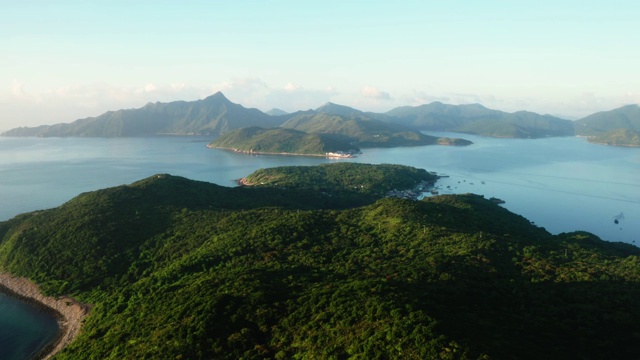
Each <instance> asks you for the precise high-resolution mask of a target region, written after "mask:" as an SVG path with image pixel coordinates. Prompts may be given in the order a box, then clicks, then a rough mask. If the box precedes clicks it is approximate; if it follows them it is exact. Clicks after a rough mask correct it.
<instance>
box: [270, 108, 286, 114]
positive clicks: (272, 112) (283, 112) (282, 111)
mask: <svg viewBox="0 0 640 360" xmlns="http://www.w3.org/2000/svg"><path fill="white" fill-rule="evenodd" d="M265 114H267V115H271V116H281V115H287V114H288V112H286V111H284V110H282V109H278V108H273V109H271V110H269V111H267V112H266V113H265Z"/></svg>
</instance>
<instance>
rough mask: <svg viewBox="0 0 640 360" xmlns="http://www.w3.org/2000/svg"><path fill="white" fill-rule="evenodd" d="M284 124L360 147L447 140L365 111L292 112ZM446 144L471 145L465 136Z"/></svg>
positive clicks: (417, 144) (409, 144)
mask: <svg viewBox="0 0 640 360" xmlns="http://www.w3.org/2000/svg"><path fill="white" fill-rule="evenodd" d="M281 127H283V128H289V129H296V130H300V131H304V132H307V133H312V134H332V135H334V136H335V137H336V138H339V139H343V140H345V141H349V142H352V143H354V144H356V145H357V146H359V147H364V148H366V147H395V146H422V145H434V144H442V143H443V141H444V140H440V142H439V139H438V138H437V137H434V136H429V135H425V134H422V133H420V132H418V131H415V130H411V129H409V128H406V127H404V126H400V125H397V124H389V123H386V122H383V121H380V120H376V119H373V118H371V117H369V116H368V115H365V114H359V115H352V116H342V115H334V114H330V113H318V112H316V111H304V112H298V113H294V114H291V115H290V116H288V117H287V121H285V122H284V123H283V124H282V125H281ZM445 144H446V145H469V144H471V142H470V141H467V140H463V139H447V140H446V143H445Z"/></svg>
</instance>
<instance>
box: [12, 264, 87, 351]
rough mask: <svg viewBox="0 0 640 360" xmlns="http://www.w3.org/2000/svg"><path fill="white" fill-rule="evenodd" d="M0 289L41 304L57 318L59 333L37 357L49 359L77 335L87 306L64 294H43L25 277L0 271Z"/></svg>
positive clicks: (85, 314)
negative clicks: (51, 295)
mask: <svg viewBox="0 0 640 360" xmlns="http://www.w3.org/2000/svg"><path fill="white" fill-rule="evenodd" d="M0 291H2V292H4V293H6V294H8V295H11V296H16V297H18V298H21V299H23V300H25V301H29V302H32V303H34V304H36V305H39V306H42V307H43V308H44V309H46V310H47V311H51V312H52V313H53V314H54V315H55V316H56V317H57V319H58V324H59V326H60V334H59V336H58V337H57V338H56V340H55V341H54V342H53V343H52V344H50V345H49V346H47V347H46V348H45V349H43V350H42V351H41V352H40V354H38V356H37V358H38V359H49V358H51V357H52V356H53V355H55V354H57V353H58V352H59V351H60V350H62V349H63V348H64V347H65V346H67V345H68V344H69V343H70V342H71V341H73V339H75V338H76V336H78V334H79V332H80V329H81V327H82V322H83V320H84V318H85V317H86V316H87V315H88V313H89V306H88V305H85V304H81V303H79V302H77V301H75V300H74V299H72V298H70V297H66V296H62V297H49V296H44V295H43V294H42V293H41V292H40V289H39V288H38V286H37V285H36V284H34V283H32V282H31V281H29V280H28V279H26V278H19V277H15V276H13V275H11V274H8V273H0Z"/></svg>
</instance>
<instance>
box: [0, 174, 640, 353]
mask: <svg viewBox="0 0 640 360" xmlns="http://www.w3.org/2000/svg"><path fill="white" fill-rule="evenodd" d="M374 173H375V172H374ZM372 174H373V173H372ZM331 195H332V194H331V193H327V194H319V193H318V192H313V191H307V190H304V189H282V188H279V187H241V188H225V187H221V186H217V185H213V184H207V183H203V182H197V181H191V180H187V179H184V178H179V177H174V176H169V175H158V176H153V177H150V178H148V179H144V180H141V181H139V182H137V183H134V184H131V185H126V186H119V187H115V188H110V189H104V190H100V191H95V192H90V193H85V194H82V195H80V196H78V197H77V198H75V199H72V200H71V201H69V202H67V203H66V204H64V205H62V206H60V207H58V208H56V209H51V210H45V211H38V212H32V213H28V214H23V215H20V216H18V217H16V218H14V219H12V220H9V221H5V222H0V267H1V268H2V269H3V270H4V271H9V272H11V273H13V274H16V275H21V276H26V277H29V278H30V279H32V280H34V281H36V282H38V283H39V284H41V287H42V289H43V290H45V291H46V292H47V293H49V294H70V295H73V296H74V297H76V298H77V299H79V300H80V301H83V302H87V303H90V304H92V309H91V312H90V315H89V317H88V318H87V319H86V321H85V323H84V326H83V329H82V331H81V333H80V335H79V337H78V338H77V339H76V340H75V341H74V342H72V343H71V344H70V345H69V346H68V347H67V348H65V349H64V350H63V351H62V352H61V353H60V354H59V355H58V356H57V357H56V358H58V359H85V358H87V354H91V355H90V356H91V358H96V359H108V358H128V359H142V358H162V359H211V358H219V359H238V358H256V359H258V358H274V359H287V358H303V357H304V358H367V359H369V358H373V359H375V358H391V359H394V358H397V359H433V358H443V359H480V358H482V359H487V358H491V359H540V358H545V359H567V358H583V359H602V358H617V359H631V358H638V357H639V356H640V341H638V340H639V336H640V335H639V334H638V331H637V329H638V328H637V324H638V322H639V321H640V306H639V305H640V300H639V299H640V285H639V284H640V281H639V280H640V265H639V264H640V263H639V260H638V259H639V256H640V249H638V248H636V247H634V246H631V245H626V244H618V243H607V242H604V241H602V240H600V239H598V238H596V237H595V236H593V235H590V234H587V233H580V232H579V233H569V234H561V235H558V236H553V235H551V234H549V233H547V232H546V231H545V230H543V229H541V228H538V227H535V226H533V225H531V223H530V222H529V221H527V220H526V219H524V218H523V217H521V216H518V215H515V214H513V213H510V212H509V211H507V210H506V209H504V208H502V207H500V206H498V205H495V204H493V203H492V202H491V201H489V200H487V199H484V198H482V197H480V196H475V195H458V196H438V197H432V198H427V199H425V200H424V201H410V200H401V199H391V198H386V199H379V200H377V201H376V202H373V203H371V202H368V203H367V204H365V205H364V206H359V207H347V208H344V207H340V206H338V207H334V206H331V204H328V203H327V202H331V201H333V200H332V199H334V198H336V197H337V196H331ZM327 205H329V206H327ZM334 205H335V204H334Z"/></svg>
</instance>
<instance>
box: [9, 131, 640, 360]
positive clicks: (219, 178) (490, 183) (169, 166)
mask: <svg viewBox="0 0 640 360" xmlns="http://www.w3.org/2000/svg"><path fill="white" fill-rule="evenodd" d="M428 134H430V135H436V136H449V137H462V138H465V139H468V140H471V141H473V145H470V146H465V147H452V146H421V147H402V148H389V149H386V148H380V149H364V150H363V153H362V154H360V155H358V156H357V157H355V158H349V159H326V158H319V157H303V156H276V155H248V154H239V153H234V152H230V151H225V150H220V149H210V148H207V147H206V145H207V144H208V143H209V142H210V141H211V140H212V139H211V138H208V137H201V136H157V137H143V138H14V137H0V221H4V220H8V219H10V218H12V217H14V216H16V215H18V214H20V213H24V212H29V211H34V210H41V209H48V208H52V207H56V206H59V205H61V204H63V203H64V202H66V201H68V200H70V199H72V198H73V197H75V196H76V195H78V194H80V193H82V192H86V191H93V190H97V189H102V188H106V187H112V186H118V185H122V184H129V183H132V182H135V181H137V180H141V179H143V178H146V177H149V176H152V175H155V174H161V173H166V174H172V175H178V176H183V177H186V178H190V179H194V180H201V181H207V182H212V183H216V184H219V185H223V186H236V183H235V180H236V179H239V178H241V177H245V176H247V175H249V174H250V173H252V172H253V171H255V170H258V169H260V168H267V167H275V166H286V165H318V164H323V163H332V162H337V161H340V162H345V161H352V162H359V163H370V164H381V163H387V164H402V165H409V166H414V167H418V168H422V169H426V170H428V171H432V172H436V173H438V174H439V175H441V176H442V178H441V179H440V180H438V182H437V183H436V189H435V190H436V191H437V192H438V193H439V194H461V193H475V194H480V195H483V196H485V197H486V198H490V197H496V198H499V199H502V200H504V201H505V203H504V204H503V205H501V206H503V207H505V208H507V209H508V210H510V211H512V212H514V213H517V214H519V215H522V216H524V217H526V218H527V219H529V220H530V221H532V222H533V223H534V224H536V225H537V226H540V227H544V228H545V229H546V230H547V231H549V232H551V233H553V234H559V233H563V232H571V231H578V230H579V231H588V232H591V233H593V234H595V235H597V236H599V237H600V238H602V239H604V240H607V241H615V242H625V243H629V244H636V241H638V244H640V148H625V147H612V146H604V145H596V144H591V143H589V142H587V141H586V139H584V138H579V137H554V138H542V139H497V138H487V137H480V136H473V135H466V134H452V133H428ZM425 195H427V196H431V195H430V193H427V194H425ZM461 221H463V220H461ZM6 299H7V297H0V312H1V313H0V327H5V326H7V325H6V323H7V321H3V319H2V317H4V316H5V314H4V313H5V311H4V310H3V309H4V308H3V307H2V306H4V305H3V302H4V301H6ZM11 316H14V315H13V314H11ZM13 319H14V320H12V321H15V322H16V326H21V325H20V324H22V321H21V320H15V318H13ZM25 321H26V320H25ZM34 336H35V335H34ZM25 337H27V336H25ZM11 341H14V340H11ZM25 341H26V342H27V343H29V342H31V341H32V340H30V339H27V340H25ZM6 346H8V345H7V342H6V340H5V339H4V338H0V349H4V348H5V347H6ZM16 346H18V345H16ZM19 346H20V347H21V346H23V345H19ZM0 358H2V359H5V358H7V359H8V358H9V357H5V356H3V355H2V353H0Z"/></svg>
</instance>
